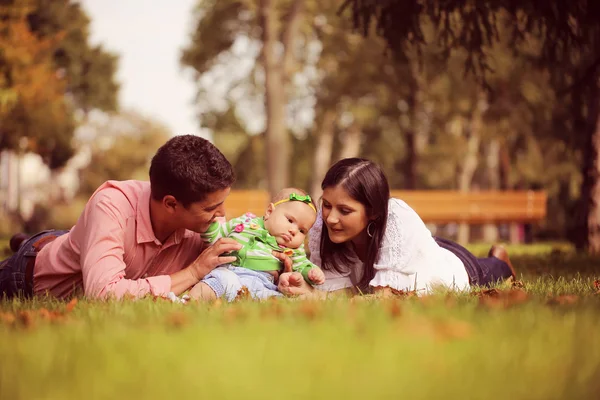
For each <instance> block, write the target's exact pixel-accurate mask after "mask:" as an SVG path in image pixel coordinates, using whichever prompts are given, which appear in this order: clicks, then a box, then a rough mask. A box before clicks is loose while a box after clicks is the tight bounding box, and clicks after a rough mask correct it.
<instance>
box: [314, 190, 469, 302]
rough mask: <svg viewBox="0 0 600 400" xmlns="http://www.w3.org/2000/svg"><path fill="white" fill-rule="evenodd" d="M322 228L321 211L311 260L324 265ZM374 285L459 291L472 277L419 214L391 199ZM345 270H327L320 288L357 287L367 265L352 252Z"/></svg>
mask: <svg viewBox="0 0 600 400" xmlns="http://www.w3.org/2000/svg"><path fill="white" fill-rule="evenodd" d="M322 229H323V217H322V215H321V211H320V210H319V214H318V216H317V221H316V222H315V224H314V225H313V227H312V228H311V230H310V233H309V240H308V248H309V249H310V260H311V261H312V262H313V263H315V264H317V265H321V255H320V241H321V231H322ZM374 267H375V277H374V278H373V279H372V280H371V282H370V283H369V285H370V286H372V287H386V286H389V287H391V288H393V289H396V290H407V291H412V290H416V291H417V293H419V294H425V293H427V292H429V291H431V290H432V289H434V288H435V287H439V286H444V287H446V288H452V289H457V290H464V289H467V288H468V287H469V277H468V275H467V271H466V270H465V267H464V265H463V263H462V261H460V259H459V258H458V257H457V256H456V255H454V253H452V252H450V251H449V250H446V249H443V248H441V247H440V246H439V245H438V244H437V243H436V242H435V240H434V238H433V236H432V235H431V232H430V231H429V229H427V227H426V226H425V223H423V220H421V218H420V217H419V216H418V215H417V213H416V212H415V211H414V210H413V209H412V208H410V207H409V206H408V205H407V204H406V203H405V202H404V201H402V200H399V199H394V198H392V199H390V200H389V205H388V220H387V226H386V230H385V233H384V236H383V241H382V245H381V249H380V251H379V257H378V259H377V261H376V263H375V265H374ZM343 269H344V270H345V271H344V272H343V273H339V272H336V271H324V272H325V279H326V280H325V283H324V284H323V285H320V286H318V288H319V289H321V290H326V291H333V290H339V289H344V288H349V287H354V286H356V284H357V283H358V282H359V281H360V278H361V277H362V274H363V272H364V264H363V262H362V261H360V259H359V258H358V257H357V256H356V254H352V259H351V263H350V265H344V266H343Z"/></svg>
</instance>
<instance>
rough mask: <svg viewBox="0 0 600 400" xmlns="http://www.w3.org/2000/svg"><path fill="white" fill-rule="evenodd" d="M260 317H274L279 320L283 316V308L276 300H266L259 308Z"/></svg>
mask: <svg viewBox="0 0 600 400" xmlns="http://www.w3.org/2000/svg"><path fill="white" fill-rule="evenodd" d="M261 315H262V316H263V317H267V318H270V317H275V318H280V317H281V316H283V308H282V307H281V304H280V303H279V301H277V300H268V301H267V302H266V304H264V305H263V306H262V308H261Z"/></svg>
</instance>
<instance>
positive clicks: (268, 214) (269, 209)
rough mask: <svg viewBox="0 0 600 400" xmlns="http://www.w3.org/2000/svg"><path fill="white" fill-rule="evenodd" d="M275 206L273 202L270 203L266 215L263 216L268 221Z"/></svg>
mask: <svg viewBox="0 0 600 400" xmlns="http://www.w3.org/2000/svg"><path fill="white" fill-rule="evenodd" d="M274 208H275V206H274V205H273V203H271V204H269V207H267V209H266V210H265V215H264V217H263V219H264V220H265V221H266V220H268V219H269V216H270V215H271V213H272V212H273V209H274Z"/></svg>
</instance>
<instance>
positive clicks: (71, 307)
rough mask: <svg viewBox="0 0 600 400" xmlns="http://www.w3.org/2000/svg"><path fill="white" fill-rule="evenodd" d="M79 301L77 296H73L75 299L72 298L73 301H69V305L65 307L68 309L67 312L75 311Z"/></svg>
mask: <svg viewBox="0 0 600 400" xmlns="http://www.w3.org/2000/svg"><path fill="white" fill-rule="evenodd" d="M77 302H78V300H77V297H73V299H71V301H69V302H68V303H67V306H66V307H65V310H67V312H71V311H73V309H74V308H75V306H76V305H77Z"/></svg>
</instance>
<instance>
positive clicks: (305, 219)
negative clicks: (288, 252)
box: [265, 201, 317, 249]
mask: <svg viewBox="0 0 600 400" xmlns="http://www.w3.org/2000/svg"><path fill="white" fill-rule="evenodd" d="M316 218H317V214H316V212H315V211H314V210H313V209H312V208H311V207H310V206H309V205H308V204H306V203H303V202H301V201H289V202H286V203H282V204H279V205H278V206H276V207H273V205H270V206H269V208H268V209H267V211H266V212H265V228H266V229H267V230H268V231H269V233H270V234H271V235H272V236H274V237H275V239H276V240H277V243H278V244H279V245H281V246H283V247H287V248H290V249H297V248H298V247H300V246H301V245H302V243H304V239H305V238H306V234H307V233H308V230H309V229H310V228H311V227H312V226H313V224H314V223H315V220H316Z"/></svg>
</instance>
